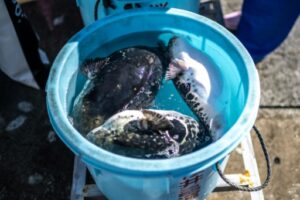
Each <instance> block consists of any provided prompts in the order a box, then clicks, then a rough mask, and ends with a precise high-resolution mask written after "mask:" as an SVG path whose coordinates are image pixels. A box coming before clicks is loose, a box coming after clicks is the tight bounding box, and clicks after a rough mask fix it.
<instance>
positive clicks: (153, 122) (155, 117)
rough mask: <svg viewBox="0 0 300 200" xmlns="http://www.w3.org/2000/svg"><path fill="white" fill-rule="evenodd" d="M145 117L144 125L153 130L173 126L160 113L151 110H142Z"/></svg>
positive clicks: (162, 129) (165, 129)
mask: <svg viewBox="0 0 300 200" xmlns="http://www.w3.org/2000/svg"><path fill="white" fill-rule="evenodd" d="M142 113H143V114H144V116H145V118H146V120H145V121H146V122H145V125H146V126H147V129H148V130H152V131H154V132H159V131H167V130H171V129H173V128H174V124H173V123H172V122H171V121H170V120H168V119H167V118H166V117H165V116H163V115H162V114H160V113H157V112H155V111H151V110H142Z"/></svg>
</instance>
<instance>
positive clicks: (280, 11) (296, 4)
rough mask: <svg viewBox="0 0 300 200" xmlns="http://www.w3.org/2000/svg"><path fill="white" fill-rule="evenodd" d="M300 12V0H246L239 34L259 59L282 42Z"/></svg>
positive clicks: (255, 59) (248, 48)
mask: <svg viewBox="0 0 300 200" xmlns="http://www.w3.org/2000/svg"><path fill="white" fill-rule="evenodd" d="M299 13H300V1H299V0H244V3H243V7H242V17H241V19H240V23H239V25H238V28H237V32H236V36H237V37H238V38H239V39H240V41H241V42H242V43H243V44H244V46H245V47H246V48H247V50H248V51H249V52H250V54H251V56H252V58H253V60H254V61H255V62H258V61H260V60H261V59H263V58H264V57H265V56H266V55H267V54H268V53H270V52H272V51H273V50H274V49H275V48H276V47H278V46H279V45H280V43H281V42H283V40H284V39H285V38H286V37H287V35H288V33H289V32H290V30H291V28H292V27H293V24H294V23H295V21H296V19H297V17H298V16H299Z"/></svg>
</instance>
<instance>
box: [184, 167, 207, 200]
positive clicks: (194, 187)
mask: <svg viewBox="0 0 300 200" xmlns="http://www.w3.org/2000/svg"><path fill="white" fill-rule="evenodd" d="M203 174H204V171H200V172H197V173H195V174H192V175H191V176H187V177H183V178H182V179H181V181H180V182H179V193H178V199H179V200H192V199H195V198H196V197H198V196H199V193H200V190H201V187H200V181H201V179H202V178H203Z"/></svg>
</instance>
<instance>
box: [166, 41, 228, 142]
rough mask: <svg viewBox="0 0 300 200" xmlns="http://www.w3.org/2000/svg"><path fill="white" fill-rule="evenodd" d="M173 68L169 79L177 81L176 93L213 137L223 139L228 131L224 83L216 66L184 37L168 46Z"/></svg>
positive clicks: (168, 71) (170, 66)
mask: <svg viewBox="0 0 300 200" xmlns="http://www.w3.org/2000/svg"><path fill="white" fill-rule="evenodd" d="M167 52H168V56H169V58H170V64H169V67H168V70H167V72H166V79H167V80H170V79H173V82H174V85H175V87H176V89H177V90H178V91H179V93H180V94H181V96H182V97H183V99H184V100H185V101H186V103H187V104H188V105H189V107H190V108H191V110H192V111H193V112H194V113H195V114H196V116H197V117H198V118H199V119H200V121H202V122H203V125H204V126H205V127H206V129H207V131H209V132H210V133H211V135H212V137H213V140H215V139H216V138H218V137H220V133H221V131H222V130H223V128H224V123H225V121H224V118H223V117H222V115H221V111H222V109H224V107H223V106H222V103H220V99H221V98H220V94H221V92H222V82H221V81H222V79H221V76H220V72H218V71H217V70H216V67H215V66H214V64H213V62H212V61H211V60H210V59H209V58H208V56H207V55H205V54H204V53H203V52H201V51H200V50H198V49H196V48H195V47H193V46H192V45H191V44H190V43H189V41H188V40H186V39H185V38H182V37H176V36H175V37H173V38H171V40H170V41H169V44H168V49H167Z"/></svg>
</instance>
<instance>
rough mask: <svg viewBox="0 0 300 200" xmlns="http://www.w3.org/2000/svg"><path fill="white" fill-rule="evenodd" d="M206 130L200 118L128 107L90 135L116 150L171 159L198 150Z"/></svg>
mask: <svg viewBox="0 0 300 200" xmlns="http://www.w3.org/2000/svg"><path fill="white" fill-rule="evenodd" d="M203 133H204V130H201V129H200V127H199V124H198V122H197V121H196V120H194V119H193V118H191V117H189V116H186V115H183V114H181V113H178V112H175V111H164V110H125V111H122V112H119V113H117V114H115V115H114V116H112V117H111V118H109V119H108V120H107V121H106V122H105V123H104V124H103V125H102V126H100V127H98V128H95V129H94V130H92V131H91V132H90V133H88V135H87V138H88V140H90V141H91V142H93V143H94V144H96V145H98V146H100V147H102V148H104V149H106V150H109V151H112V152H114V153H119V154H123V155H127V156H133V157H140V158H170V157H176V156H179V155H183V154H187V153H190V152H192V151H194V150H196V149H197V148H198V147H199V144H200V143H203V141H205V140H207V138H205V134H203ZM117 146H119V147H123V148H117ZM124 147H125V148H124ZM120 149H122V150H120ZM132 149H135V151H132ZM133 152H134V153H133Z"/></svg>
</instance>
